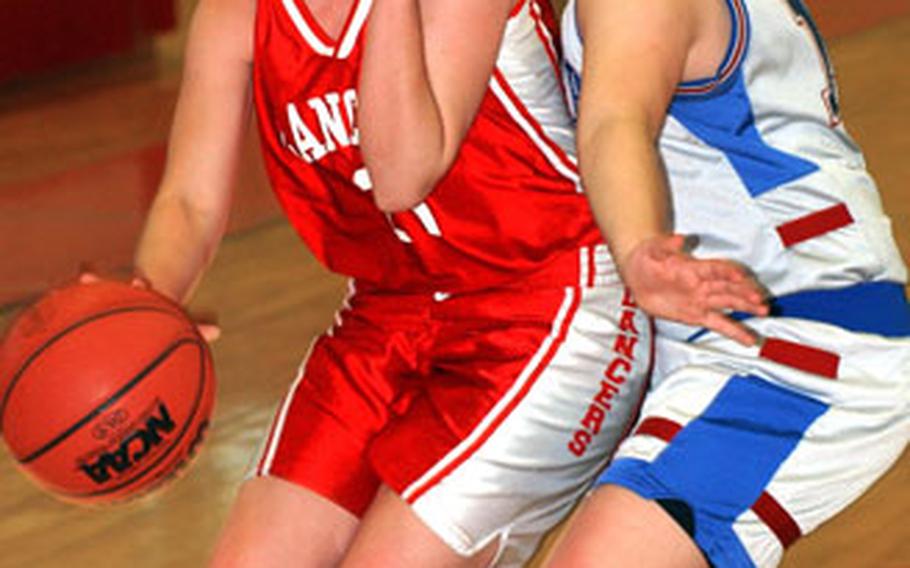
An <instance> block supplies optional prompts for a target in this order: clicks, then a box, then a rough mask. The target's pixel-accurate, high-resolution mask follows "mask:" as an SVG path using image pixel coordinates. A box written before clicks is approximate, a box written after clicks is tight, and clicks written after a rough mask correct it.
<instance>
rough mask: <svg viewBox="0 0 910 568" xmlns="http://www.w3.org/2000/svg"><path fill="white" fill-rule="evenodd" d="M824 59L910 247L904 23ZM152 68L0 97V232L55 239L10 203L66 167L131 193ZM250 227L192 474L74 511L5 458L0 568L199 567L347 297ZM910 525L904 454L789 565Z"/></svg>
mask: <svg viewBox="0 0 910 568" xmlns="http://www.w3.org/2000/svg"><path fill="white" fill-rule="evenodd" d="M833 56H834V59H835V63H836V65H837V66H838V69H839V71H840V81H841V88H842V91H843V98H844V107H845V114H846V117H847V123H848V125H849V126H850V129H851V132H852V133H853V134H854V136H855V137H856V138H857V139H858V140H859V141H860V143H861V144H862V145H863V146H864V148H865V150H866V153H867V157H868V161H869V163H870V167H871V169H872V171H873V172H875V173H876V176H877V179H878V180H879V183H880V185H881V187H882V190H883V194H884V199H885V204H886V209H887V210H888V211H889V213H890V214H891V216H892V218H893V219H894V222H895V231H896V234H897V236H898V240H899V241H900V244H901V246H902V248H903V250H904V251H910V199H908V197H910V190H908V187H907V184H908V182H910V135H908V132H910V72H908V67H907V63H906V60H907V57H908V56H910V18H906V17H905V18H901V19H898V20H895V21H892V22H890V23H888V24H886V25H884V26H882V27H879V28H877V29H875V30H872V31H868V32H863V33H861V34H857V35H851V36H849V37H846V38H843V39H840V40H838V41H836V42H835V43H834V45H833ZM147 63H148V62H147V61H145V63H143V62H142V61H140V62H139V63H137V62H136V61H129V62H121V63H118V64H116V65H113V66H109V67H113V68H112V69H101V70H98V69H97V68H96V69H93V70H91V71H90V72H86V73H81V74H79V75H78V76H77V75H70V76H68V77H65V78H64V79H54V80H43V81H39V82H32V83H29V84H25V85H19V86H17V87H15V88H14V89H10V90H7V91H0V229H2V227H3V226H4V225H3V224H4V223H6V224H7V225H6V226H7V227H12V226H13V225H12V223H14V222H16V223H19V225H16V227H18V229H17V230H18V231H21V230H25V228H28V227H25V228H23V225H22V224H23V223H24V222H23V221H22V219H23V217H22V216H23V215H25V214H28V215H30V216H29V217H28V219H30V221H29V223H38V222H43V223H47V224H48V225H47V226H39V227H34V226H31V225H29V227H30V228H31V229H32V231H33V232H34V233H35V234H40V233H41V232H42V231H45V230H46V231H47V232H53V225H54V223H56V222H57V221H58V220H63V216H62V215H63V214H62V213H60V212H59V211H53V212H51V213H48V212H47V211H45V210H42V209H41V208H40V203H41V201H40V200H38V201H34V202H30V203H31V205H30V206H29V207H30V208H27V209H23V208H22V207H21V206H17V205H16V204H17V203H21V202H22V201H21V200H22V199H24V197H22V196H30V197H33V198H35V199H37V197H35V196H37V195H39V194H40V191H39V190H35V189H34V187H38V188H39V189H40V188H46V187H47V184H48V183H50V182H51V181H54V180H56V181H54V183H57V184H58V185H56V186H54V187H55V188H56V189H59V187H60V184H62V185H63V186H66V185H67V184H68V183H70V182H69V181H67V180H69V179H71V178H70V176H69V174H68V173H67V172H78V175H76V177H77V178H79V179H81V180H82V181H81V182H79V183H78V184H76V186H75V189H73V190H72V191H73V192H74V193H73V194H74V195H75V196H79V195H84V193H83V192H85V191H89V190H90V186H91V183H90V181H91V179H93V178H92V176H93V175H94V176H95V177H96V178H97V180H98V183H99V184H102V183H103V184H104V185H105V187H110V188H114V189H116V188H117V187H118V186H119V187H121V188H122V189H123V191H127V190H131V188H132V190H135V185H136V184H137V183H140V182H141V181H142V179H144V178H142V177H141V176H139V177H136V175H135V172H133V173H132V174H129V175H128V176H127V177H126V178H124V179H118V178H113V179H111V177H110V176H115V175H117V174H116V172H117V171H120V170H119V169H118V168H119V166H118V167H113V166H112V165H111V164H112V163H118V164H119V163H120V162H118V160H126V162H130V160H131V159H132V158H130V156H137V157H136V158H135V159H137V160H142V159H148V154H147V153H148V152H151V153H154V152H155V151H157V150H156V149H155V148H156V147H160V144H161V141H162V137H163V133H164V131H165V130H166V122H167V115H168V113H169V112H170V111H169V109H170V106H171V104H172V102H171V101H172V97H173V93H174V84H175V81H176V73H175V71H174V68H173V66H172V65H170V64H168V63H167V62H165V64H164V65H158V64H155V65H152V67H151V68H149V67H148V66H147ZM142 108H146V109H147V110H145V111H144V114H142V113H139V114H137V110H136V109H142ZM91 113H96V114H91ZM251 167H252V166H251ZM93 168H101V170H97V169H93ZM105 168H107V169H105ZM127 169H129V168H127ZM99 171H101V172H103V175H102V174H99V173H98V172H99ZM130 171H132V170H130ZM93 172H94V173H93ZM112 172H113V173H112ZM60 176H63V177H60ZM80 176H81V177H80ZM102 178H103V179H102ZM49 180H50V181H49ZM245 180H246V181H245V183H246V185H247V186H248V187H247V191H251V188H252V192H253V193H257V194H258V197H255V198H254V200H255V199H263V198H262V196H263V195H266V193H265V190H264V188H262V187H261V185H260V184H259V181H257V180H259V177H258V176H256V175H252V176H250V177H248V178H245ZM118 184H119V185H118ZM131 184H132V185H131ZM11 188H12V189H11ZM114 189H111V191H114ZM139 193H140V194H141V191H140V192H139ZM13 194H15V195H17V196H19V197H16V198H13V197H11V195H13ZM80 201H81V200H79V199H73V203H78V202H80ZM36 204H37V205H36ZM145 204H146V203H145V202H144V201H143V200H142V199H137V200H134V201H130V202H129V203H127V205H124V206H125V207H132V209H131V210H130V211H125V212H124V213H123V214H124V215H127V216H128V222H129V223H131V224H135V223H137V222H138V217H139V213H141V209H142V208H143V207H144V206H145ZM36 207H37V209H36ZM69 214H70V215H72V214H73V213H72V211H70V212H69ZM82 214H83V213H82V210H77V213H76V218H75V219H68V220H65V222H70V223H77V224H81V225H82V226H85V225H88V224H89V223H94V222H100V221H99V220H98V219H95V218H94V217H92V218H88V217H79V215H82ZM86 215H87V214H86ZM61 222H62V221H61ZM251 225H255V226H254V228H246V229H245V230H242V231H240V232H236V233H234V234H233V235H232V236H230V237H229V238H228V239H227V241H226V242H225V244H224V247H223V249H222V251H221V253H220V254H219V256H218V259H217V261H216V264H215V266H214V267H213V269H212V271H211V272H210V274H209V275H208V277H207V279H206V280H205V282H204V283H203V285H202V287H201V289H200V291H199V294H198V296H197V297H196V299H195V300H194V303H193V305H194V307H195V308H198V309H200V310H206V311H217V313H218V314H219V315H220V321H221V324H222V326H223V329H224V335H223V337H222V339H221V340H220V341H219V342H218V343H217V344H216V345H215V348H214V349H215V357H216V365H217V372H218V376H219V381H220V383H219V386H220V390H219V393H218V406H217V411H216V419H215V425H214V428H213V429H212V431H211V435H210V438H209V440H208V443H207V445H206V447H205V450H204V451H203V452H202V455H201V456H200V458H199V459H198V461H197V463H196V464H195V466H194V467H193V468H192V469H191V470H190V471H189V474H188V475H187V476H186V477H185V478H184V479H182V480H181V481H180V482H179V483H177V484H175V485H174V486H172V487H171V488H170V489H169V490H168V491H166V492H164V493H163V494H161V495H160V496H159V497H158V498H156V499H154V500H149V501H144V502H140V503H135V504H131V505H128V506H125V507H120V508H111V509H104V510H84V509H79V508H75V507H72V506H68V505H64V504H61V503H58V502H56V501H54V500H53V499H51V498H50V497H48V496H46V495H45V494H43V493H41V492H39V491H38V490H36V489H34V488H33V487H32V486H31V485H29V484H28V482H26V481H25V480H24V479H23V478H22V477H21V476H20V475H19V473H18V472H16V470H15V468H14V467H13V464H12V460H10V459H8V456H6V455H5V454H3V453H2V452H0V568H6V567H9V568H14V567H15V568H19V567H40V568H44V567H47V568H57V567H59V568H81V567H108V566H116V567H120V566H128V567H130V568H158V567H168V568H169V567H175V568H183V567H195V566H202V565H203V564H204V562H205V558H206V556H207V553H208V550H209V548H210V546H211V545H212V542H213V540H214V538H215V537H216V534H217V531H218V527H219V525H220V523H221V522H222V521H223V519H224V516H225V513H226V511H227V509H228V506H229V504H230V503H231V500H232V498H233V494H234V491H235V489H236V487H237V485H238V483H239V481H240V479H241V477H242V475H243V473H244V470H245V469H246V466H247V462H248V460H249V458H250V456H251V454H252V452H253V451H254V448H255V446H256V444H257V442H258V440H259V439H260V437H261V436H262V434H263V431H264V429H265V428H266V426H267V424H268V422H269V420H270V417H271V413H272V411H273V408H274V406H275V405H276V404H277V402H278V400H279V398H280V397H281V396H282V394H283V393H284V390H285V389H286V387H287V385H288V383H289V380H290V379H291V377H292V375H293V373H294V369H295V367H296V365H297V363H298V361H299V359H300V357H301V356H302V355H303V353H304V352H305V350H306V348H307V345H308V343H309V341H310V340H311V338H312V337H313V336H314V335H315V334H317V333H319V332H320V331H322V330H323V329H324V328H325V327H326V326H327V325H328V323H329V321H330V319H331V317H332V314H333V312H334V310H335V307H336V305H337V304H338V302H339V300H340V297H341V292H342V282H341V280H340V279H338V278H336V277H333V276H330V275H328V274H327V273H326V272H325V271H324V270H322V269H321V268H320V267H318V266H317V265H316V264H315V263H314V261H313V260H312V258H311V257H310V256H309V255H308V254H307V253H306V252H305V250H304V248H303V247H302V246H301V245H300V244H299V243H298V241H297V238H296V237H295V236H294V235H293V234H292V232H291V231H290V230H289V228H288V227H287V225H286V224H285V223H284V222H283V221H281V220H277V219H272V220H269V221H266V222H264V223H263V222H259V220H258V219H257V221H256V222H255V223H254V222H251V223H248V224H247V227H249V226H251ZM0 234H4V235H6V236H5V237H4V240H3V241H0V252H2V253H3V255H4V259H5V264H3V265H2V266H0V281H2V282H3V283H7V282H12V281H14V280H15V279H16V278H17V277H18V276H19V275H20V274H21V270H20V269H19V266H20V265H17V264H16V263H15V262H11V261H9V260H8V259H10V258H22V255H19V257H17V256H16V251H17V250H19V249H23V248H27V249H29V250H40V249H31V248H30V247H32V244H33V243H29V242H25V241H19V242H16V241H11V240H9V239H12V238H14V237H15V238H20V239H21V238H22V237H21V236H16V235H21V234H22V233H21V232H15V231H12V232H9V233H2V231H0ZM10 235H13V236H10ZM95 241H96V242H97V239H95ZM38 245H40V243H39V242H37V241H36V242H35V243H34V246H38ZM80 246H81V245H80ZM86 246H88V245H86ZM130 246H131V243H129V242H126V243H125V244H124V245H123V246H122V247H121V248H122V249H123V251H127V252H128V250H130ZM58 254H60V255H63V256H64V257H66V259H68V260H69V261H71V262H72V265H73V266H75V265H76V263H77V262H78V261H79V260H81V259H82V258H81V257H80V255H84V254H85V253H84V249H83V248H79V247H75V248H67V249H65V250H61V251H58ZM905 258H908V257H907V254H905ZM27 260H28V259H27V258H25V259H24V260H22V261H21V262H26V261H27ZM14 312H15V307H11V308H8V309H6V311H5V312H3V313H2V315H0V323H2V322H3V321H4V320H6V319H8V318H9V316H10V315H11V314H12V313H14ZM908 519H910V456H908V455H905V456H904V457H903V459H902V460H901V461H900V462H899V464H898V466H897V467H895V468H894V469H893V470H892V471H891V472H890V473H889V474H888V475H887V476H886V477H885V478H884V479H883V480H882V481H881V482H880V483H879V484H877V485H876V486H875V487H874V488H873V489H872V490H871V491H870V492H869V493H868V494H867V495H866V496H865V497H864V498H863V499H862V500H861V501H860V502H859V503H858V504H856V505H855V506H853V507H852V508H850V509H848V511H847V512H846V513H845V514H843V515H841V516H840V517H838V518H837V519H835V520H834V521H832V522H830V523H829V524H827V525H826V526H824V527H823V528H822V529H820V530H819V531H818V532H817V533H815V534H813V535H811V536H810V537H808V538H806V539H804V540H803V541H800V542H799V543H797V544H796V545H795V546H794V547H793V549H792V550H791V551H790V552H789V553H788V556H787V557H786V560H785V562H784V566H785V567H787V568H816V567H827V568H853V567H857V568H859V567H875V568H878V567H883V568H888V567H891V568H897V567H899V566H905V567H906V566H910V520H908ZM265 568H268V567H265Z"/></svg>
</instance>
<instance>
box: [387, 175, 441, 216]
mask: <svg viewBox="0 0 910 568" xmlns="http://www.w3.org/2000/svg"><path fill="white" fill-rule="evenodd" d="M429 193H430V192H429V190H428V189H426V188H424V187H421V185H419V184H414V183H413V182H411V183H407V184H390V185H386V184H384V183H381V184H377V185H376V186H374V188H373V200H374V201H375V202H376V207H378V208H379V210H380V211H382V212H384V213H400V212H402V211H407V210H409V209H413V208H414V207H417V206H418V205H420V202H421V201H423V200H424V199H426V196H427V195H428V194H429Z"/></svg>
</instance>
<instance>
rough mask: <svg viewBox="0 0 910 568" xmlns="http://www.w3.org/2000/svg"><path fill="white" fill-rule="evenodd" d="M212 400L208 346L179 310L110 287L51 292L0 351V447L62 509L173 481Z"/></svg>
mask: <svg viewBox="0 0 910 568" xmlns="http://www.w3.org/2000/svg"><path fill="white" fill-rule="evenodd" d="M214 394H215V379H214V374H213V371H212V360H211V355H210V353H209V349H208V345H207V344H206V342H205V340H204V339H203V338H202V337H201V336H200V335H199V333H198V331H197V329H196V326H195V325H194V324H193V322H192V321H191V320H190V319H189V318H188V317H187V316H186V314H185V313H184V312H183V310H182V309H181V308H180V306H178V305H177V304H175V303H174V302H172V301H170V300H168V299H167V298H165V297H163V296H161V295H160V294H157V293H155V292H153V291H150V290H145V289H140V288H136V287H132V286H129V285H127V284H123V283H119V282H110V281H100V282H94V283H90V284H73V285H69V286H66V287H63V288H59V289H56V290H53V291H51V292H49V293H48V294H46V295H45V296H44V297H42V298H41V299H40V300H39V301H38V302H36V303H35V304H34V305H32V306H31V307H29V308H27V309H26V310H25V311H24V312H22V313H21V314H20V315H19V316H18V317H17V318H16V319H15V320H14V321H13V323H12V324H11V326H10V328H9V329H8V330H7V332H6V335H5V337H4V339H3V343H2V344H0V397H2V398H0V431H2V435H3V439H4V440H5V442H6V444H7V446H8V448H9V450H10V453H11V454H12V456H13V458H14V459H16V460H17V461H18V463H19V466H20V467H21V469H22V470H23V471H25V473H26V474H27V475H28V476H29V477H31V478H32V479H33V480H35V481H36V482H37V483H38V484H39V485H41V486H42V487H44V488H46V489H47V490H49V491H50V492H52V493H53V494H55V495H56V496H58V497H60V498H62V499H64V500H68V501H76V502H81V503H107V502H114V501H119V500H123V499H127V498H130V497H133V496H136V495H139V494H142V493H145V492H147V491H149V490H150V489H152V488H154V487H156V486H158V485H160V484H161V483H162V482H163V481H164V480H166V479H167V478H169V477H171V476H172V475H173V474H174V473H175V472H176V471H177V470H178V469H179V468H180V467H181V466H182V465H183V464H185V463H186V462H187V460H188V459H189V458H190V457H191V456H192V455H193V454H194V452H195V450H196V448H197V446H198V444H199V442H200V441H201V440H202V437H203V435H204V433H205V430H206V428H207V426H208V424H209V418H210V416H211V413H212V406H213V403H214Z"/></svg>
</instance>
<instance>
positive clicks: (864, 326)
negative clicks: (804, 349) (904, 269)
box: [687, 282, 910, 342]
mask: <svg viewBox="0 0 910 568" xmlns="http://www.w3.org/2000/svg"><path fill="white" fill-rule="evenodd" d="M769 307H770V309H771V316H772V317H782V318H800V319H807V320H812V321H819V322H822V323H828V324H831V325H836V326H838V327H841V328H843V329H847V330H850V331H856V332H860V333H874V334H876V335H882V336H884V337H910V303H908V302H907V295H906V293H905V292H904V285H903V284H900V283H898V282H861V283H859V284H854V285H853V286H848V287H846V288H837V289H833V290H806V291H803V292H795V293H793V294H786V295H784V296H780V297H778V298H772V299H771V300H770V302H769ZM730 317H732V318H733V319H735V320H739V321H743V320H747V319H750V318H751V317H752V315H751V314H746V313H742V312H734V313H732V314H730ZM706 333H708V330H706V329H701V330H699V331H698V332H696V333H694V334H692V335H691V336H690V337H689V338H688V339H687V341H689V342H692V341H695V340H696V339H698V338H699V337H701V336H703V335H705V334H706Z"/></svg>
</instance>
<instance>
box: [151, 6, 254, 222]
mask: <svg viewBox="0 0 910 568" xmlns="http://www.w3.org/2000/svg"><path fill="white" fill-rule="evenodd" d="M255 5H256V2H255V0H201V2H200V3H199V5H198V7H197V8H196V12H195V14H194V16H193V21H192V24H191V26H190V36H189V40H188V43H187V49H186V56H185V60H184V71H183V80H182V83H181V87H180V95H179V98H178V102H177V109H176V113H175V116H174V124H173V128H172V130H171V135H170V141H169V147H168V159H167V166H166V169H165V175H164V179H163V181H162V184H161V189H160V191H161V192H162V193H173V194H176V195H179V196H180V197H181V199H184V200H186V201H187V202H189V203H191V204H192V206H193V207H195V208H199V209H202V210H207V211H212V210H214V211H217V212H219V213H222V214H226V210H227V208H228V207H229V203H230V188H231V184H232V181H233V174H234V170H235V167H236V163H237V157H238V154H239V151H240V148H241V145H242V141H243V139H244V134H245V131H246V125H247V123H248V118H249V114H250V108H251V105H250V71H251V66H252V41H253V39H252V38H253V23H254V15H255ZM216 216H217V215H216Z"/></svg>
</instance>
